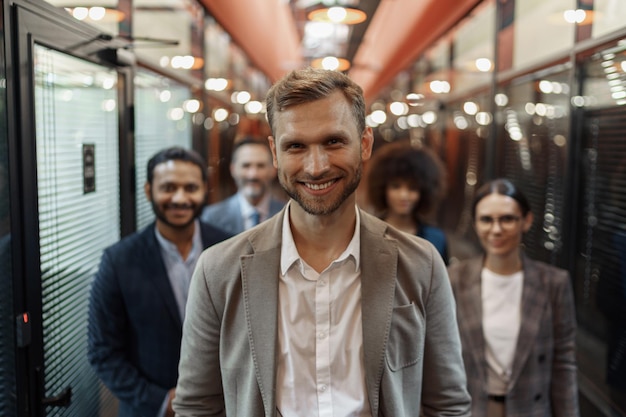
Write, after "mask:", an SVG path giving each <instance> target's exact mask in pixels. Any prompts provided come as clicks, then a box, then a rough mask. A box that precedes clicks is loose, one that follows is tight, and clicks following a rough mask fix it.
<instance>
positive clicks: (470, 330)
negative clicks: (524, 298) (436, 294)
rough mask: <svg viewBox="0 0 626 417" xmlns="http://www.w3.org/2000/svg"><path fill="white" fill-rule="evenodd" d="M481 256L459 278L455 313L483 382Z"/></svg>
mask: <svg viewBox="0 0 626 417" xmlns="http://www.w3.org/2000/svg"><path fill="white" fill-rule="evenodd" d="M482 267H483V258H482V257H480V258H477V259H475V260H472V261H470V263H469V265H468V267H467V270H466V271H465V272H466V276H465V277H462V278H461V280H462V282H461V286H460V288H461V291H460V292H459V294H458V300H457V315H459V316H461V317H463V322H462V323H463V324H464V326H463V327H461V329H460V332H462V333H463V334H464V335H465V338H466V339H468V340H469V341H470V346H473V348H472V349H471V355H472V358H473V360H474V362H475V364H476V366H475V369H476V371H477V372H479V376H480V378H481V380H482V381H483V383H484V384H486V381H487V374H486V360H485V338H484V334H483V309H482V286H481V274H482Z"/></svg>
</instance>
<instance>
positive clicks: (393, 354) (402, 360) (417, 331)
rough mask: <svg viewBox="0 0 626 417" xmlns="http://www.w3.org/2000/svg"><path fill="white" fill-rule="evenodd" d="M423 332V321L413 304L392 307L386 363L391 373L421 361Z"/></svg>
mask: <svg viewBox="0 0 626 417" xmlns="http://www.w3.org/2000/svg"><path fill="white" fill-rule="evenodd" d="M424 330H425V326H424V319H423V317H422V316H421V315H419V314H418V311H417V307H416V306H415V304H413V303H411V304H409V305H404V306H399V307H394V309H393V313H392V316H391V328H390V329H389V341H388V343H387V362H388V364H389V367H390V368H391V370H392V371H397V370H400V369H402V368H406V367H408V366H411V365H415V364H416V363H418V362H420V361H421V360H422V355H423V352H424Z"/></svg>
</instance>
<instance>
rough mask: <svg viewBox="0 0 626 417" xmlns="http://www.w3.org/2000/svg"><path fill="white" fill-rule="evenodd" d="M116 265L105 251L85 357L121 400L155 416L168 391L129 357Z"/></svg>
mask: <svg viewBox="0 0 626 417" xmlns="http://www.w3.org/2000/svg"><path fill="white" fill-rule="evenodd" d="M118 279H119V277H118V276H117V272H116V269H115V267H114V264H113V262H112V260H111V254H110V253H109V251H105V252H104V254H103V255H102V259H101V261H100V266H99V269H98V272H97V274H96V277H95V279H94V282H93V285H92V287H91V296H90V305H89V322H88V354H87V356H88V360H89V363H90V364H91V366H92V367H93V369H94V370H95V372H96V374H97V375H98V376H99V377H100V379H101V380H102V382H103V383H104V384H105V385H106V386H107V387H108V388H109V389H110V390H111V392H112V393H113V394H114V395H115V396H116V397H117V398H118V399H120V401H123V402H125V403H127V404H131V405H132V406H133V407H134V408H135V409H137V410H139V411H140V412H141V414H142V415H146V416H148V415H152V416H156V415H157V413H158V411H159V409H160V407H161V405H162V403H163V401H164V399H165V396H166V394H167V392H168V390H167V389H165V388H162V387H160V386H157V385H155V384H153V383H151V382H150V381H148V380H146V379H145V378H144V377H142V375H141V374H140V373H139V371H138V370H137V369H136V368H135V366H133V364H132V363H131V362H130V361H129V360H128V354H127V352H128V350H129V348H128V344H129V341H128V338H129V336H128V335H129V333H130V329H129V327H130V326H129V323H128V319H127V316H126V314H127V313H126V310H125V306H124V303H123V297H122V293H121V290H120V287H119V285H118Z"/></svg>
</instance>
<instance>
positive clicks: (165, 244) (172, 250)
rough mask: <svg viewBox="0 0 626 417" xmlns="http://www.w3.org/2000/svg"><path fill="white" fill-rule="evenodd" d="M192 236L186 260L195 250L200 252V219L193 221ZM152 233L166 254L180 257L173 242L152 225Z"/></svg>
mask: <svg viewBox="0 0 626 417" xmlns="http://www.w3.org/2000/svg"><path fill="white" fill-rule="evenodd" d="M193 224H194V228H193V237H192V242H193V243H192V245H191V251H190V252H189V256H187V260H192V259H194V257H195V256H196V253H197V252H200V253H201V252H202V235H201V234H200V221H199V220H198V219H196V220H194V222H193ZM154 234H155V235H156V238H157V241H158V242H159V246H160V247H161V249H162V250H163V251H164V252H165V253H166V254H167V255H168V256H175V255H176V256H178V257H179V258H181V259H182V257H181V255H180V252H178V248H177V247H176V245H175V244H174V243H172V242H171V241H169V240H167V239H166V238H165V236H163V235H162V234H161V232H159V228H158V227H156V225H155V226H154Z"/></svg>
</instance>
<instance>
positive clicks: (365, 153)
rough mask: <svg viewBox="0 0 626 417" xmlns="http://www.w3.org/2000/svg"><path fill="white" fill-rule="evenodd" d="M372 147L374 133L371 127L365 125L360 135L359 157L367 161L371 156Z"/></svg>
mask: <svg viewBox="0 0 626 417" xmlns="http://www.w3.org/2000/svg"><path fill="white" fill-rule="evenodd" d="M373 147H374V133H373V132H372V128H371V127H369V126H367V127H366V128H365V130H364V131H363V134H362V135H361V159H362V160H363V161H368V160H369V159H370V157H371V156H372V149H373Z"/></svg>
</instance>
